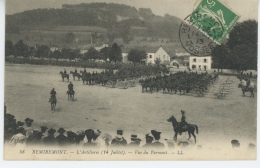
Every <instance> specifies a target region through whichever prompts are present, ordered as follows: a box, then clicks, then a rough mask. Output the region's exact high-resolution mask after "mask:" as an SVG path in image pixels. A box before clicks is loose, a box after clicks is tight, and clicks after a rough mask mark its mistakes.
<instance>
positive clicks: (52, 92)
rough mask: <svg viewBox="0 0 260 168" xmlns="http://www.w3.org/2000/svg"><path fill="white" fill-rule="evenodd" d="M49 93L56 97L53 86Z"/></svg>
mask: <svg viewBox="0 0 260 168" xmlns="http://www.w3.org/2000/svg"><path fill="white" fill-rule="evenodd" d="M50 94H51V98H53V97H56V91H55V89H54V88H53V89H52V90H51V92H50Z"/></svg>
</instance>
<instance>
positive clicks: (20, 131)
mask: <svg viewBox="0 0 260 168" xmlns="http://www.w3.org/2000/svg"><path fill="white" fill-rule="evenodd" d="M24 132H25V130H24V128H23V127H21V126H19V127H18V128H17V134H15V135H14V136H12V138H11V140H10V141H9V144H12V145H14V146H17V145H19V146H25V145H26V136H25V135H24Z"/></svg>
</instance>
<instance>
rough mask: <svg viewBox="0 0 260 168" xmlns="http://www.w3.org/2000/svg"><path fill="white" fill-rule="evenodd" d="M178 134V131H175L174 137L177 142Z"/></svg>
mask: <svg viewBox="0 0 260 168" xmlns="http://www.w3.org/2000/svg"><path fill="white" fill-rule="evenodd" d="M177 134H178V132H175V135H174V137H173V139H174V141H175V142H176V141H177Z"/></svg>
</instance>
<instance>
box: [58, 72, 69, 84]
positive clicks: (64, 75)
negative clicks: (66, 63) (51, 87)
mask: <svg viewBox="0 0 260 168" xmlns="http://www.w3.org/2000/svg"><path fill="white" fill-rule="evenodd" d="M60 74H61V77H62V81H63V82H64V78H67V79H68V81H69V79H70V76H69V74H64V73H63V72H62V71H60Z"/></svg>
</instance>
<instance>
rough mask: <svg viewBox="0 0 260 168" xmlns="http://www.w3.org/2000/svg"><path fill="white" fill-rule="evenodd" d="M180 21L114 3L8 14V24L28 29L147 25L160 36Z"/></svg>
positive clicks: (150, 31) (67, 6)
mask: <svg viewBox="0 0 260 168" xmlns="http://www.w3.org/2000/svg"><path fill="white" fill-rule="evenodd" d="M180 23H181V20H180V19H178V18H177V17H174V16H171V15H168V14H166V15H165V16H164V17H162V16H157V15H154V14H153V12H152V10H151V9H148V8H140V9H138V10H137V9H136V8H135V7H131V6H128V5H122V4H114V3H109V4H107V3H89V4H87V3H82V4H77V5H68V4H64V5H62V8H61V9H52V8H50V9H35V10H29V11H24V12H21V13H17V14H14V15H6V24H7V26H10V25H11V26H16V27H19V28H25V29H34V28H43V29H44V28H45V29H48V28H49V29H52V28H54V27H56V26H72V25H73V26H99V27H102V28H106V29H110V28H118V27H119V28H122V27H123V28H126V27H130V26H135V27H146V28H147V31H146V32H147V33H146V34H147V35H154V36H156V37H157V36H158V37H162V36H164V37H172V36H173V35H171V34H172V33H173V31H172V30H175V29H176V28H177V29H178V26H179V24H180ZM169 29H171V30H169ZM163 32H165V33H163ZM7 33H8V32H7Z"/></svg>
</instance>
